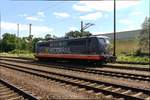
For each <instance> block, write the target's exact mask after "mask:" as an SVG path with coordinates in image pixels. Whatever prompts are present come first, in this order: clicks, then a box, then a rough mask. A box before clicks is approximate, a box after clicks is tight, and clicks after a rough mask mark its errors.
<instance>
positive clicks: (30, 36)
mask: <svg viewBox="0 0 150 100" xmlns="http://www.w3.org/2000/svg"><path fill="white" fill-rule="evenodd" d="M31 26H32V24H29V49H30V50H32V49H31V48H32V44H31V43H32V35H31Z"/></svg>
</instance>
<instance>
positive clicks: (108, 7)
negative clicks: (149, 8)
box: [73, 0, 140, 12]
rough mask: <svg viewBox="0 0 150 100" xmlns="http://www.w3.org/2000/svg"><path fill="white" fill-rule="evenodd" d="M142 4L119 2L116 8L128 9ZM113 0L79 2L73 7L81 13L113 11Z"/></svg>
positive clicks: (134, 0) (137, 1) (138, 1)
mask: <svg viewBox="0 0 150 100" xmlns="http://www.w3.org/2000/svg"><path fill="white" fill-rule="evenodd" d="M139 3H140V0H132V1H129V0H128V1H125V0H123V1H121V0H120V1H117V2H116V8H117V9H122V8H128V7H132V6H135V5H137V4H139ZM113 5H114V3H113V0H109V1H79V2H78V3H76V4H74V5H73V9H75V10H77V11H79V12H91V11H107V12H108V11H113Z"/></svg>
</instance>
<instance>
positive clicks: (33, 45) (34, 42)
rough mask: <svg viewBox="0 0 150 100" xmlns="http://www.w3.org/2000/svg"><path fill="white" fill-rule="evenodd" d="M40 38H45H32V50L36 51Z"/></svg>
mask: <svg viewBox="0 0 150 100" xmlns="http://www.w3.org/2000/svg"><path fill="white" fill-rule="evenodd" d="M40 40H43V39H42V38H33V40H32V52H35V47H36V43H37V42H38V41H40Z"/></svg>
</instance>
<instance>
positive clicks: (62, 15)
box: [53, 12, 70, 18]
mask: <svg viewBox="0 0 150 100" xmlns="http://www.w3.org/2000/svg"><path fill="white" fill-rule="evenodd" d="M53 14H54V15H55V16H56V17H62V18H68V17H70V15H69V14H68V13H66V12H54V13H53Z"/></svg>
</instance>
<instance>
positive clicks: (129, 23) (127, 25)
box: [118, 19, 141, 31]
mask: <svg viewBox="0 0 150 100" xmlns="http://www.w3.org/2000/svg"><path fill="white" fill-rule="evenodd" d="M118 22H119V23H121V24H122V25H123V26H124V27H125V28H124V29H122V30H119V31H126V30H137V29H141V26H140V25H135V22H134V21H133V20H129V19H120V20H119V21H118Z"/></svg>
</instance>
